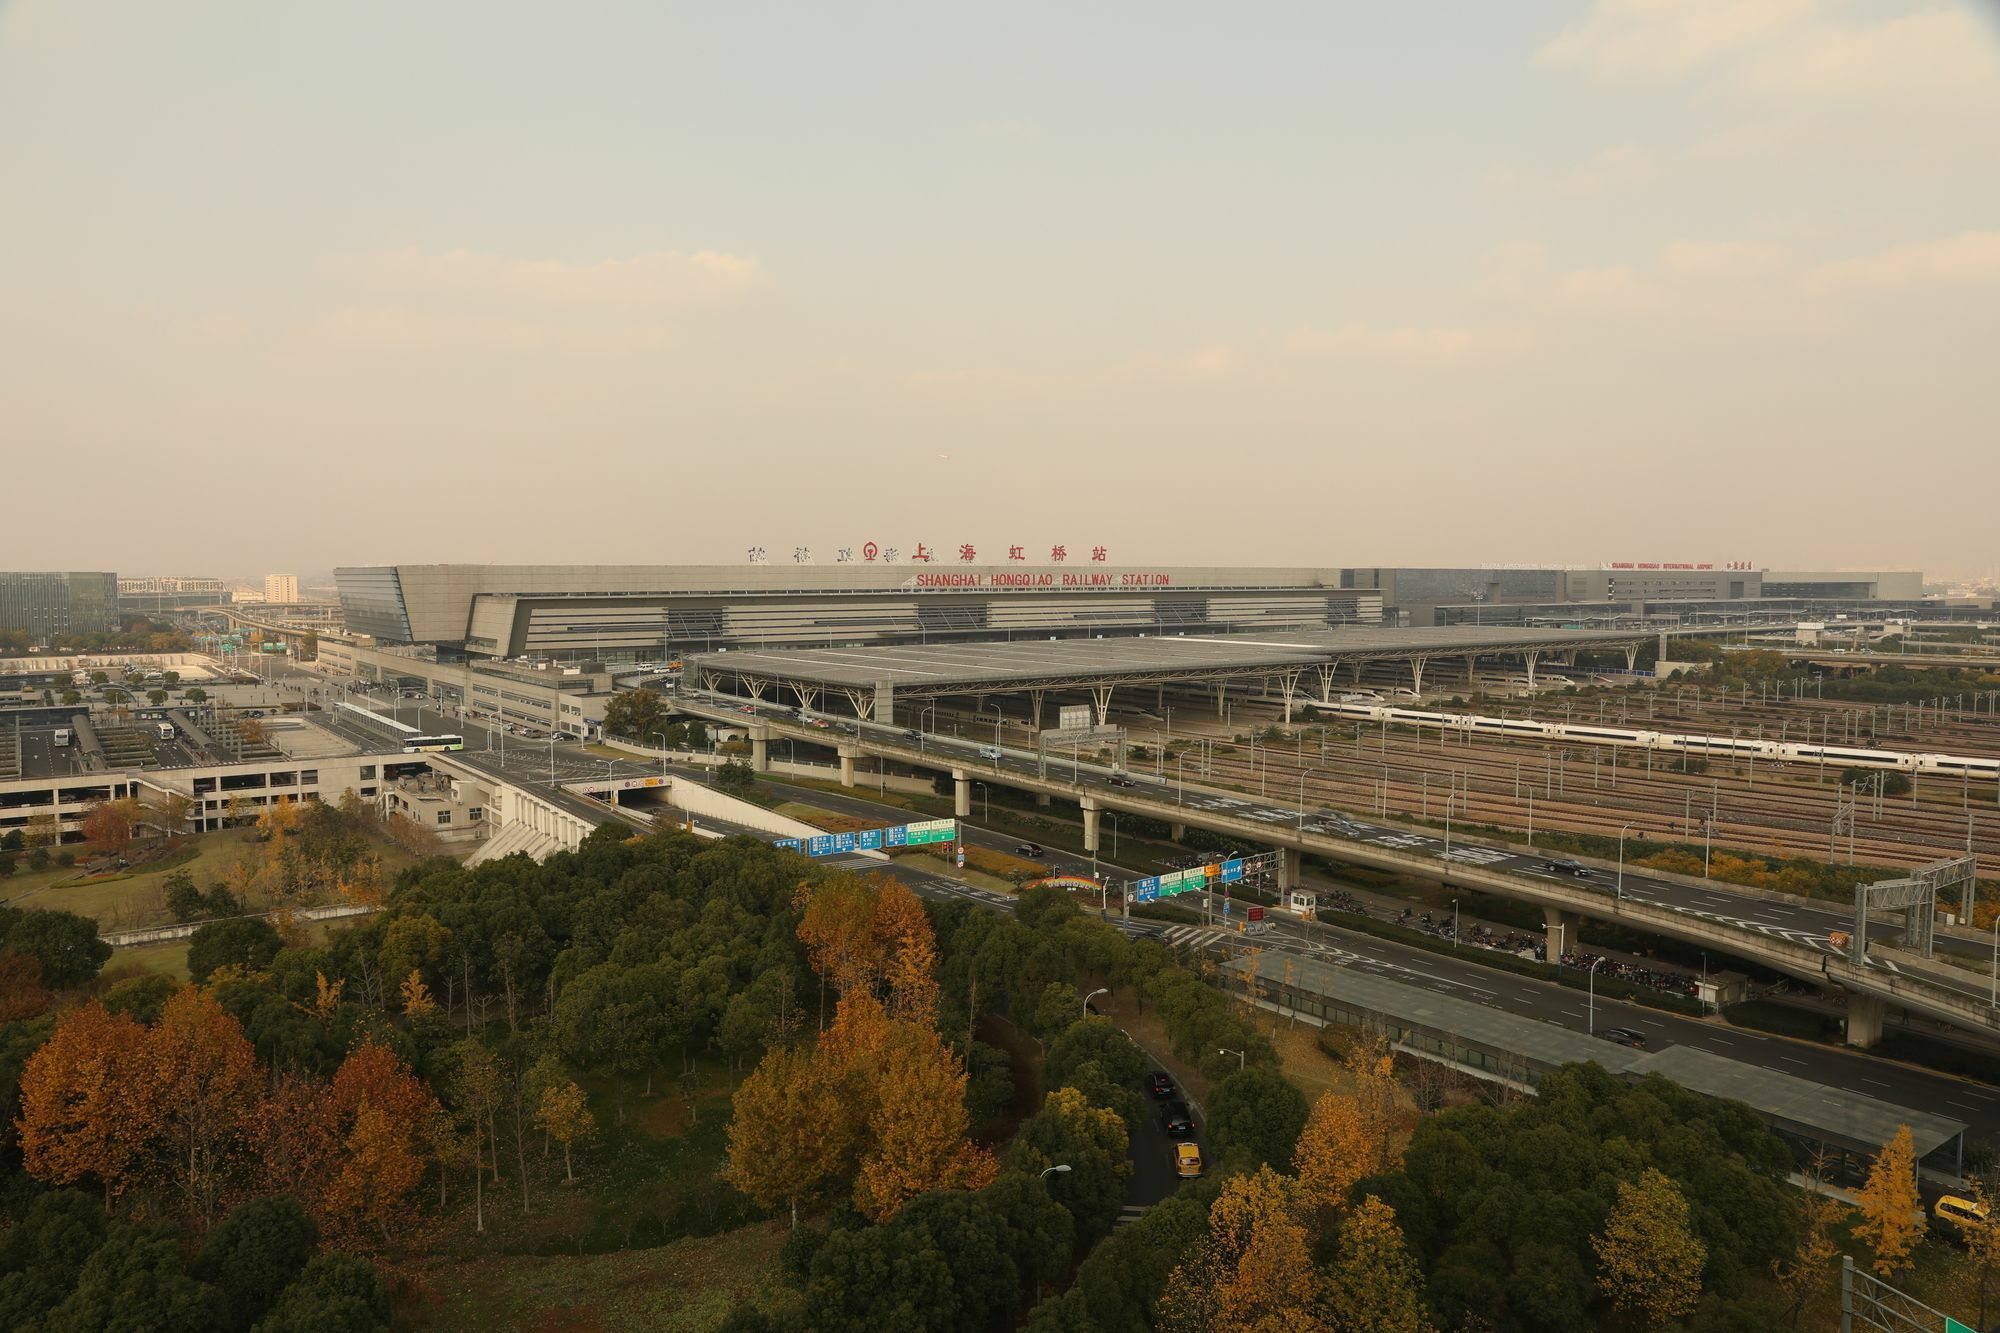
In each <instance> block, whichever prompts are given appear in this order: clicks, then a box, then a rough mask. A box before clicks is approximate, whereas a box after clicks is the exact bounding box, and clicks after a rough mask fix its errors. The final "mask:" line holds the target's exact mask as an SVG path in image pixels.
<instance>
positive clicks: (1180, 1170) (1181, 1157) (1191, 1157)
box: [1174, 1143, 1201, 1180]
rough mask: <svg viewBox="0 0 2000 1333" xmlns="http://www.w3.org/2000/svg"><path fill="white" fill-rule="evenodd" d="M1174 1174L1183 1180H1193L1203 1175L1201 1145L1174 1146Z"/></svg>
mask: <svg viewBox="0 0 2000 1333" xmlns="http://www.w3.org/2000/svg"><path fill="white" fill-rule="evenodd" d="M1174 1172H1175V1173H1176V1174H1177V1175H1179V1176H1180V1177H1181V1179H1183V1180H1191V1179H1193V1178H1194V1177H1195V1176H1198V1175H1200V1174H1201V1145H1199V1144H1195V1143H1176V1144H1175V1145H1174Z"/></svg>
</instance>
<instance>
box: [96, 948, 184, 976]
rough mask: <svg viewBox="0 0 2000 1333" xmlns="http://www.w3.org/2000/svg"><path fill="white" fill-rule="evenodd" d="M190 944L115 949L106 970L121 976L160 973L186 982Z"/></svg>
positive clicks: (105, 966) (106, 964)
mask: <svg viewBox="0 0 2000 1333" xmlns="http://www.w3.org/2000/svg"><path fill="white" fill-rule="evenodd" d="M187 962H188V942H187V941H186V940H167V941H166V942H164V943H161V944H141V945H138V946H136V947H134V948H130V949H114V950H112V953H111V959H110V961H109V962H107V963H105V965H104V970H105V972H107V973H109V972H112V971H113V970H116V971H117V972H119V973H121V974H136V973H138V972H159V973H161V974H163V975H165V976H170V977H173V978H175V979H177V980H180V981H186V980H187V975H188V967H187Z"/></svg>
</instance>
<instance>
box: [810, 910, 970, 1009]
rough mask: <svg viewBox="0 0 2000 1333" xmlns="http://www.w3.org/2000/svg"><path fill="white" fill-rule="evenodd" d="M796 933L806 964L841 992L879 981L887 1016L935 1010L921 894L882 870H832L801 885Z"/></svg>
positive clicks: (931, 938)
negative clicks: (879, 872)
mask: <svg viewBox="0 0 2000 1333" xmlns="http://www.w3.org/2000/svg"><path fill="white" fill-rule="evenodd" d="M795 901H796V902H797V903H798V904H799V905H800V907H801V909H802V910H801V916H800V919H799V941H800V942H801V943H802V944H804V945H805V946H806V956H807V958H808V959H809V960H810V961H811V963H812V966H813V970H814V971H815V972H818V973H819V974H820V975H821V976H822V977H825V978H826V979H827V980H828V981H829V982H831V983H832V984H833V987H834V990H835V991H836V992H838V993H839V994H841V995H846V994H848V993H849V992H850V991H853V990H857V989H860V990H875V989H877V988H878V987H886V988H887V992H888V1006H889V1011H890V1013H891V1015H892V1016H894V1017H896V1018H899V1019H905V1020H908V1021H910V1022H919V1023H930V1022H934V1021H936V1017H937V994H938V992H937V978H936V976H935V972H936V969H937V937H936V934H935V932H933V931H932V929H931V923H930V918H929V917H928V916H926V915H925V914H924V905H923V901H922V900H921V899H919V898H918V897H917V895H916V894H914V893H912V892H911V891H910V890H909V889H908V888H907V887H905V886H904V885H902V884H899V883H897V882H896V881H895V880H892V879H889V878H887V877H885V876H881V875H877V876H873V877H871V878H868V879H863V878H861V877H860V876H858V875H839V876H834V877H832V878H830V879H828V880H826V881H825V882H824V883H821V884H818V885H806V886H801V887H800V890H799V893H798V894H797V895H796V898H795Z"/></svg>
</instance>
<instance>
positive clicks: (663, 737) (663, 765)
mask: <svg viewBox="0 0 2000 1333" xmlns="http://www.w3.org/2000/svg"><path fill="white" fill-rule="evenodd" d="M646 736H647V738H648V739H650V738H652V737H654V736H658V737H659V738H660V776H661V777H665V776H666V775H667V733H666V732H664V731H649V732H647V733H646ZM555 762H556V761H555V742H554V741H553V740H551V741H550V742H549V771H550V772H551V773H553V772H554V771H555ZM549 780H550V781H551V782H553V781H554V780H555V779H553V778H551V779H549Z"/></svg>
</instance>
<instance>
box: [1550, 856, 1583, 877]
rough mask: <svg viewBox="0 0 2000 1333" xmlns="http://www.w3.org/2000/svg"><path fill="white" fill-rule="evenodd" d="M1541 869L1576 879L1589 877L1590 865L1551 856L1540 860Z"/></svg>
mask: <svg viewBox="0 0 2000 1333" xmlns="http://www.w3.org/2000/svg"><path fill="white" fill-rule="evenodd" d="M1542 869H1544V870H1546V871H1548V872H1549V873H1550V874H1551V875H1570V876H1572V877H1574V878H1576V879H1589V878H1590V867H1589V866H1587V865H1583V864H1581V863H1579V862H1576V861H1564V860H1560V859H1555V858H1551V859H1550V860H1547V861H1544V862H1542Z"/></svg>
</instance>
